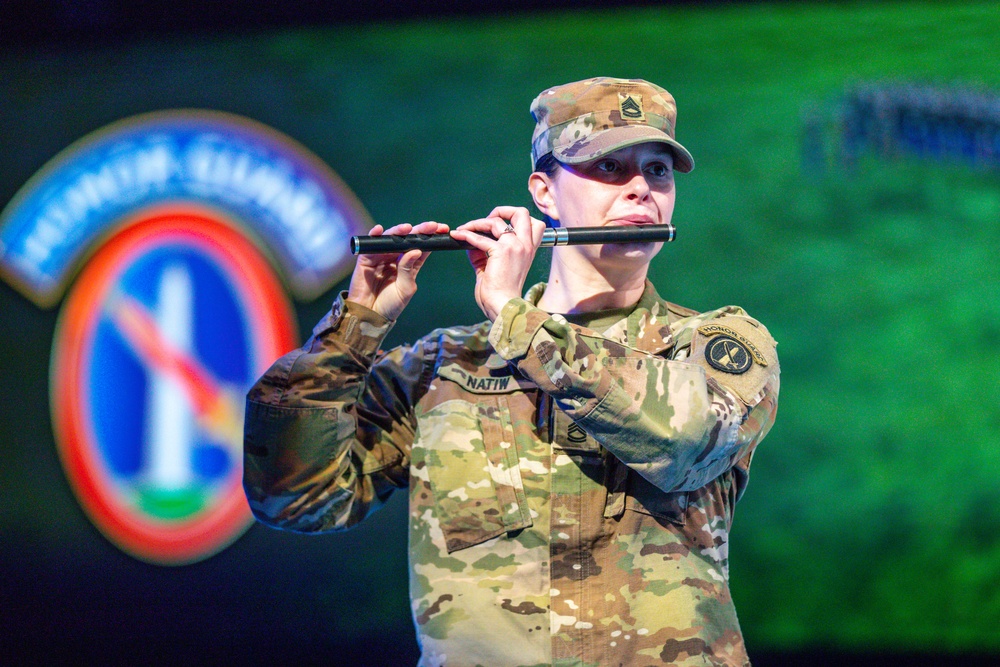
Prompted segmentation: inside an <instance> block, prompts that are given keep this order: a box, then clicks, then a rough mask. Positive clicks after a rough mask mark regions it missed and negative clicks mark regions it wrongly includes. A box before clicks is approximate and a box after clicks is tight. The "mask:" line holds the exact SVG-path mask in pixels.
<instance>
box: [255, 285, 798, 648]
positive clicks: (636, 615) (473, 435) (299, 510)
mask: <svg viewBox="0 0 1000 667" xmlns="http://www.w3.org/2000/svg"><path fill="white" fill-rule="evenodd" d="M543 291H544V285H537V286H535V287H534V288H532V289H531V290H530V291H529V293H528V294H527V295H526V297H525V299H513V300H511V301H510V302H509V303H508V304H507V305H506V306H505V307H504V309H503V310H502V312H501V314H500V316H499V317H498V318H497V320H496V322H495V323H493V325H492V327H491V325H490V323H489V322H485V323H483V324H481V325H479V326H473V327H456V328H449V329H439V330H436V331H434V332H432V333H431V334H429V335H428V336H426V337H424V338H422V339H420V340H419V341H417V342H416V343H415V344H413V345H411V346H405V347H400V348H397V349H394V350H392V351H390V352H388V353H383V352H380V351H378V348H379V345H380V344H381V341H382V340H383V338H384V336H385V334H386V332H387V331H388V330H389V328H390V326H391V323H390V322H388V321H386V320H385V319H383V318H381V317H380V316H379V315H377V314H376V313H373V312H372V311H369V310H367V309H365V308H363V307H361V306H358V305H357V304H353V303H351V302H348V301H346V300H344V298H343V295H341V297H340V298H339V299H338V300H337V302H336V303H335V305H334V308H333V310H332V311H331V313H330V314H328V315H327V317H326V318H324V320H323V321H321V322H320V323H319V324H318V325H317V327H316V328H315V329H314V332H313V336H312V337H311V338H310V339H309V341H307V343H306V344H305V346H304V347H303V348H302V349H300V350H297V351H295V352H293V353H291V354H289V355H287V356H286V357H284V358H282V359H281V360H279V361H278V362H277V363H275V364H274V366H273V367H272V368H271V369H270V370H269V371H268V372H267V374H265V375H264V377H263V378H261V380H260V381H259V382H258V384H257V385H256V386H255V387H254V388H253V389H252V390H251V392H250V394H249V397H248V403H247V419H246V457H245V487H246V492H247V497H248V499H249V501H250V506H251V508H252V510H253V512H254V514H255V515H256V516H257V518H258V519H260V520H261V521H263V522H265V523H268V524H271V525H274V526H277V527H281V528H285V529H289V530H296V531H302V532H317V531H327V530H337V529H343V528H347V527H349V526H351V525H353V524H355V523H357V522H358V521H360V520H361V519H363V518H364V517H365V516H367V515H368V514H369V513H370V512H372V511H373V510H375V509H376V508H377V507H378V506H379V505H381V504H382V503H383V502H384V501H385V500H386V498H387V497H388V495H389V494H390V493H391V492H392V491H393V490H394V489H396V488H403V487H407V488H408V490H409V512H410V522H409V524H410V529H409V546H410V564H411V572H410V595H411V601H412V610H413V618H414V622H415V625H416V628H417V635H418V640H419V642H420V646H421V649H422V657H421V662H420V665H423V666H426V667H438V666H444V665H448V666H455V665H463V666H464V665H483V666H484V667H514V666H521V667H527V666H529V665H557V666H560V667H568V666H570V665H575V666H593V667H599V666H600V667H605V666H608V665H622V666H645V665H660V664H672V665H683V666H689V665H748V664H749V661H748V659H747V655H746V650H745V648H744V644H743V639H742V635H741V632H740V627H739V622H738V620H737V617H736V612H735V609H734V607H733V601H732V598H731V596H730V592H729V585H728V579H729V569H728V550H729V531H730V527H731V525H732V520H733V510H734V506H735V504H736V501H737V500H738V499H739V497H740V496H741V495H742V493H743V491H744V489H745V487H746V484H747V477H748V472H749V467H750V460H751V457H752V455H753V452H754V449H755V447H756V445H757V444H758V443H759V442H760V440H761V439H762V438H763V437H764V435H765V434H766V433H767V431H768V430H769V429H770V426H771V424H772V422H773V420H774V415H775V412H776V409H777V396H778V374H779V371H778V361H777V357H776V355H775V352H774V345H775V344H774V341H773V340H772V339H771V337H770V334H769V333H768V332H767V330H766V329H765V328H764V327H763V326H762V325H760V324H759V323H758V322H756V321H755V320H753V319H751V318H749V317H747V315H746V313H744V312H743V310H742V309H740V308H737V307H733V306H729V307H726V308H721V309H719V310H715V311H711V312H708V313H703V314H698V313H695V312H694V311H691V310H688V309H684V308H680V307H679V306H675V305H673V304H669V303H667V302H665V301H663V300H661V299H660V298H659V297H658V296H657V295H656V293H655V291H654V290H653V288H652V286H651V285H649V284H648V283H647V287H646V291H645V293H644V294H643V296H642V299H641V300H640V302H639V304H638V306H637V308H636V309H635V311H634V312H632V314H631V315H629V316H628V317H627V318H626V319H623V320H622V321H620V322H619V323H618V324H616V325H614V326H612V327H611V328H610V329H609V330H607V331H605V332H604V333H603V335H601V334H598V333H597V332H594V331H590V330H587V329H585V328H582V327H579V326H575V325H572V324H569V323H567V322H566V320H565V319H564V318H562V317H561V316H558V315H555V316H550V315H549V314H547V313H545V312H544V311H541V310H539V309H538V308H536V307H535V306H534V305H532V304H534V303H537V300H538V298H539V297H540V296H541V294H542V292H543ZM707 322H715V323H720V322H721V323H724V325H725V326H726V327H727V328H728V329H729V330H735V331H738V332H739V334H740V335H741V336H743V337H745V339H746V340H748V341H752V344H753V345H754V346H755V347H756V348H757V350H759V351H760V353H761V354H763V355H764V356H765V358H766V361H767V365H766V366H763V365H760V364H756V363H755V364H754V368H751V370H750V371H747V372H746V373H743V374H741V375H738V376H737V375H732V376H731V377H730V374H728V373H724V372H721V371H719V370H717V369H715V368H714V367H712V366H710V365H709V364H707V363H706V362H705V359H704V357H703V353H704V349H705V347H706V344H707V340H706V335H705V334H703V333H700V332H699V331H698V328H699V327H700V326H702V325H704V324H705V323H707ZM709 330H710V329H709ZM699 355H701V356H699ZM751 373H752V374H751ZM737 378H739V380H738V382H740V383H741V384H740V385H739V386H738V387H737V388H731V385H732V384H733V382H734V380H736V379H737Z"/></svg>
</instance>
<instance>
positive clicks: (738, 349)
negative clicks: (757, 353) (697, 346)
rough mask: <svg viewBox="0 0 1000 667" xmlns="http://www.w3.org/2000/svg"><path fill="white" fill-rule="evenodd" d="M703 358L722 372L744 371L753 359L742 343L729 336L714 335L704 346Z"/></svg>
mask: <svg viewBox="0 0 1000 667" xmlns="http://www.w3.org/2000/svg"><path fill="white" fill-rule="evenodd" d="M705 359H706V360H707V361H708V363H709V365H711V366H712V368H715V369H718V370H720V371H722V372H724V373H734V374H737V375H739V374H740V373H746V372H747V371H748V370H750V366H752V365H753V359H752V358H751V357H750V353H749V352H748V351H747V349H746V347H744V346H743V343H740V342H739V341H738V340H736V339H734V338H730V337H729V336H715V337H714V338H712V340H710V341H709V342H708V346H707V347H706V348H705Z"/></svg>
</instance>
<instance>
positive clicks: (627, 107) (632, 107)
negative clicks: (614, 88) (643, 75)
mask: <svg viewBox="0 0 1000 667" xmlns="http://www.w3.org/2000/svg"><path fill="white" fill-rule="evenodd" d="M618 111H619V112H620V113H621V115H622V118H627V119H629V120H646V114H645V113H643V111H642V95H636V94H634V93H629V94H628V95H625V94H623V93H618Z"/></svg>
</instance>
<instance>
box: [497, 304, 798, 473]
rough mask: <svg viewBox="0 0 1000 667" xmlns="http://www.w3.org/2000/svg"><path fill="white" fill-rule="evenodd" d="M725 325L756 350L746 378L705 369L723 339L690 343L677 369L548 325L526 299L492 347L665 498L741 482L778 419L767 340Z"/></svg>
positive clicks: (738, 321) (509, 313) (506, 316)
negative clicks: (712, 345) (733, 474)
mask: <svg viewBox="0 0 1000 667" xmlns="http://www.w3.org/2000/svg"><path fill="white" fill-rule="evenodd" d="M726 320H727V322H728V325H727V326H728V329H729V330H730V333H734V334H736V335H743V336H744V338H747V337H748V336H749V337H750V338H753V339H755V341H756V342H755V343H754V344H752V345H751V347H752V348H753V349H752V350H751V349H750V348H748V347H746V345H743V344H742V343H741V347H742V349H744V351H746V352H747V354H748V355H750V354H752V353H755V354H758V355H760V357H759V359H760V361H757V360H756V358H753V359H751V364H750V367H749V368H747V369H746V370H744V371H743V372H742V373H733V372H727V371H723V370H719V369H717V368H715V365H713V364H710V363H708V362H707V361H706V356H705V355H706V350H707V349H708V348H709V341H710V340H711V339H712V338H715V337H717V336H716V334H712V333H711V332H710V331H709V330H707V329H706V331H705V332H704V333H698V334H696V335H695V336H694V337H693V339H692V341H691V344H690V353H689V356H688V358H687V359H686V360H685V361H676V360H671V359H665V358H662V357H658V356H653V355H649V354H646V353H643V352H641V351H639V350H635V349H633V348H629V347H627V346H624V345H621V344H619V343H615V342H613V341H610V340H608V339H605V338H602V337H601V336H599V335H597V334H596V333H594V332H592V331H589V330H587V329H583V328H581V327H577V326H575V325H571V324H569V323H567V322H566V321H565V320H564V319H562V318H559V317H558V316H557V317H550V316H549V314H548V313H546V312H545V311H542V310H540V309H538V308H535V307H534V306H532V305H530V304H529V303H528V302H526V301H524V300H523V299H512V300H511V301H509V302H508V303H507V304H506V305H505V306H504V308H503V309H502V311H501V313H500V315H499V316H498V317H497V319H496V321H495V322H494V323H493V328H492V329H491V331H490V342H491V343H492V344H493V346H494V348H495V349H496V350H497V352H498V353H499V354H500V355H501V356H502V357H504V358H505V359H507V360H508V362H509V363H512V364H515V365H516V367H517V369H518V370H519V371H520V372H521V373H523V374H524V375H525V376H527V377H529V378H530V379H531V380H532V381H534V382H535V383H536V384H538V386H539V387H540V388H541V389H542V390H543V391H545V392H547V393H548V394H549V395H551V396H552V397H553V398H554V399H555V401H556V402H557V404H558V406H559V408H560V409H562V410H563V411H565V412H566V413H567V414H568V415H569V416H570V417H571V418H572V419H573V420H574V421H576V423H577V424H579V425H580V426H581V427H583V428H584V429H585V430H586V431H587V432H588V433H590V435H592V436H593V437H594V438H595V439H596V440H597V441H598V442H599V443H601V445H602V446H603V447H604V448H605V449H607V450H608V451H609V452H611V453H612V454H614V455H615V456H616V457H617V458H618V459H620V460H621V461H622V462H624V463H625V464H626V465H628V466H629V467H630V468H632V469H633V470H635V471H636V472H638V473H639V474H640V475H642V476H643V477H644V478H646V479H647V480H649V482H651V483H652V484H654V485H655V486H656V487H658V488H659V489H661V490H663V491H668V492H669V491H691V490H694V489H697V488H700V487H702V486H704V485H705V484H707V483H708V482H709V481H711V480H712V479H714V478H716V477H718V476H719V475H721V474H722V473H724V472H726V471H727V470H729V469H731V468H733V467H734V466H736V467H739V466H743V468H744V469H741V470H740V471H741V472H743V473H745V472H746V470H745V468H746V467H747V466H748V465H749V460H750V456H751V455H752V452H753V450H754V448H755V447H756V445H757V443H759V442H760V440H761V439H762V438H763V437H764V436H765V435H766V434H767V431H768V430H769V429H770V427H771V424H772V423H773V421H774V416H775V413H776V411H777V400H778V386H779V381H778V378H779V367H778V359H777V355H776V354H775V351H774V342H773V340H772V339H771V337H770V334H767V332H766V329H763V328H762V327H760V325H759V323H756V322H755V321H753V320H751V318H749V317H735V316H733V317H729V318H726ZM698 331H699V332H701V329H699V330H698ZM739 332H742V334H741V333H739ZM718 335H722V334H718ZM746 342H749V341H746ZM743 361H745V360H743ZM754 363H756V367H754ZM751 370H752V371H753V374H752V375H747V373H749V372H750V371H751ZM728 376H732V377H728ZM734 385H735V386H734Z"/></svg>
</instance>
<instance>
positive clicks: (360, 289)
mask: <svg viewBox="0 0 1000 667" xmlns="http://www.w3.org/2000/svg"><path fill="white" fill-rule="evenodd" d="M368 233H369V234H370V235H371V236H381V235H382V234H397V235H401V234H447V233H448V225H445V224H443V223H440V222H421V223H420V224H419V225H416V226H414V225H411V224H409V223H403V224H401V225H396V226H395V227H390V228H389V229H386V230H384V231H383V229H382V225H375V226H374V227H372V229H371V231H370V232H368ZM429 256H430V252H426V251H420V250H416V249H414V250H409V251H407V252H405V253H403V254H398V253H385V254H380V255H359V256H358V263H357V264H356V265H355V267H354V275H352V276H351V286H350V287H349V288H348V290H347V298H348V299H349V300H351V301H354V302H355V303H359V304H361V305H362V306H365V307H367V308H370V309H372V310H374V311H375V312H376V313H378V314H379V315H382V316H383V317H385V318H386V319H389V320H395V319H396V318H398V317H399V315H400V313H402V312H403V309H404V308H405V307H406V304H408V303H409V302H410V299H412V298H413V295H414V294H415V293H416V292H417V282H416V278H417V273H418V272H419V271H420V267H421V266H423V265H424V262H425V261H427V258H428V257H429Z"/></svg>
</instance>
